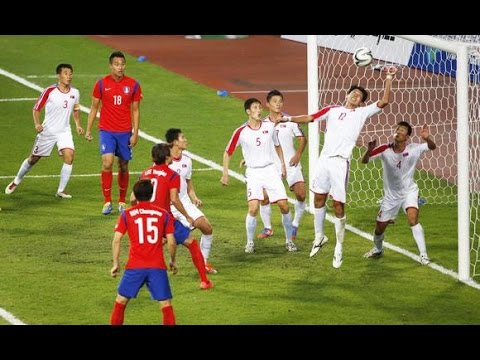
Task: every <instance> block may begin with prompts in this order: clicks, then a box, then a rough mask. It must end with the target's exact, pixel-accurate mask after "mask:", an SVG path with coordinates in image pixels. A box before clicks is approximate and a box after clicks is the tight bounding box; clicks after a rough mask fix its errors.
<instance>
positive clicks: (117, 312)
mask: <svg viewBox="0 0 480 360" xmlns="http://www.w3.org/2000/svg"><path fill="white" fill-rule="evenodd" d="M125 306H126V305H123V304H120V303H118V302H116V301H115V304H114V305H113V311H112V316H111V317H110V324H111V325H123V318H124V315H125Z"/></svg>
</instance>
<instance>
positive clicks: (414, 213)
mask: <svg viewBox="0 0 480 360" xmlns="http://www.w3.org/2000/svg"><path fill="white" fill-rule="evenodd" d="M412 202H413V201H412ZM406 206H407V207H406V209H405V211H406V213H407V220H408V225H410V229H411V230H412V235H413V238H414V239H415V242H416V243H417V247H418V250H419V252H420V262H421V263H422V264H423V265H428V264H430V258H429V257H428V254H427V245H426V243H425V233H424V231H423V226H422V224H420V223H419V222H418V197H417V200H416V202H414V203H410V204H408V205H406ZM415 206H416V207H415Z"/></svg>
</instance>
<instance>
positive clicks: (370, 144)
mask: <svg viewBox="0 0 480 360" xmlns="http://www.w3.org/2000/svg"><path fill="white" fill-rule="evenodd" d="M376 147H377V140H376V139H373V140H372V141H369V142H368V152H369V153H370V152H371V151H372V150H373V149H375V148H376Z"/></svg>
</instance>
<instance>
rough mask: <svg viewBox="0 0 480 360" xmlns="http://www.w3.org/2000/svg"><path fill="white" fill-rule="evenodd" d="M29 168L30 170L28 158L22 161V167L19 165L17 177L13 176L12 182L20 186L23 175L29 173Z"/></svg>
mask: <svg viewBox="0 0 480 360" xmlns="http://www.w3.org/2000/svg"><path fill="white" fill-rule="evenodd" d="M31 168H32V165H30V164H29V163H28V158H26V159H25V160H23V163H22V165H20V169H18V173H17V176H15V179H13V182H14V183H15V184H17V185H18V184H20V183H21V182H22V180H23V178H24V177H25V175H26V174H27V173H28V172H29V171H30V169H31Z"/></svg>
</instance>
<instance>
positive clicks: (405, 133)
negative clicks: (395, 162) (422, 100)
mask: <svg viewBox="0 0 480 360" xmlns="http://www.w3.org/2000/svg"><path fill="white" fill-rule="evenodd" d="M410 135H412V126H411V125H410V124H409V123H408V122H406V121H400V122H399V123H398V124H397V128H396V129H395V135H394V138H395V141H396V142H397V143H402V142H406V141H407V140H408V137H409V136H410Z"/></svg>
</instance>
